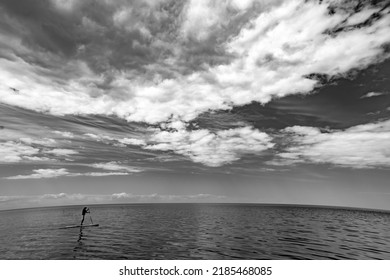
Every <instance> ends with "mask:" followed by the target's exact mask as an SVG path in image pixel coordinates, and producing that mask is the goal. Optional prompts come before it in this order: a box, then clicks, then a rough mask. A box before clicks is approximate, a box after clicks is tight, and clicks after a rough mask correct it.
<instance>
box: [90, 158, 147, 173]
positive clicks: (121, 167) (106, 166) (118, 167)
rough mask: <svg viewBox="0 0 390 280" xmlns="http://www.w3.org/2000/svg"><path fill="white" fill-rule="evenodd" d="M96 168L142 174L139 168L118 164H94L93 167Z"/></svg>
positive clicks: (112, 162)
mask: <svg viewBox="0 0 390 280" xmlns="http://www.w3.org/2000/svg"><path fill="white" fill-rule="evenodd" d="M91 166H92V167H94V168H100V169H105V170H111V171H126V172H130V173H131V172H133V173H136V172H141V171H142V170H141V169H140V168H137V167H130V166H125V165H121V164H119V163H118V162H114V161H111V162H101V163H94V164H92V165H91Z"/></svg>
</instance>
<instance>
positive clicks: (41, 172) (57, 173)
mask: <svg viewBox="0 0 390 280" xmlns="http://www.w3.org/2000/svg"><path fill="white" fill-rule="evenodd" d="M133 172H135V171H133ZM129 174H130V173H129V172H85V173H77V172H76V173H72V172H69V171H68V170H67V169H66V168H58V169H35V170H33V173H32V174H29V175H16V176H10V177H6V178H5V179H8V180H19V179H42V178H56V177H63V176H67V177H79V176H89V177H102V176H123V175H129Z"/></svg>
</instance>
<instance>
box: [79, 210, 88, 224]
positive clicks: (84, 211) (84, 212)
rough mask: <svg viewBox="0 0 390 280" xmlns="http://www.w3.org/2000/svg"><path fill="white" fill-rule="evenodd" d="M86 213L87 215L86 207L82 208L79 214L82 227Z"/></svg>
mask: <svg viewBox="0 0 390 280" xmlns="http://www.w3.org/2000/svg"><path fill="white" fill-rule="evenodd" d="M87 213H89V208H88V207H84V208H83V211H82V212H81V215H83V219H82V220H81V225H83V223H84V218H85V214H87Z"/></svg>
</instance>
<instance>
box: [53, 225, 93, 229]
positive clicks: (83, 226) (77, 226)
mask: <svg viewBox="0 0 390 280" xmlns="http://www.w3.org/2000/svg"><path fill="white" fill-rule="evenodd" d="M98 226H99V224H90V225H82V226H81V225H76V226H66V227H62V228H60V229H67V228H80V227H82V228H85V227H98Z"/></svg>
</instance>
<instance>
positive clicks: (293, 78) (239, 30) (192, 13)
mask: <svg viewBox="0 0 390 280" xmlns="http://www.w3.org/2000/svg"><path fill="white" fill-rule="evenodd" d="M271 2H272V1H271ZM271 2H268V1H263V2H261V3H263V6H261V5H260V8H253V5H254V3H253V4H252V3H251V2H250V1H247V2H245V3H241V4H237V3H238V2H237V1H226V2H224V3H223V4H221V5H214V4H212V3H211V2H207V1H205V2H203V1H190V2H188V4H186V5H184V6H180V5H179V4H177V5H178V6H175V5H173V4H172V5H169V4H166V3H165V2H159V3H158V4H155V5H152V4H140V3H138V1H136V2H134V4H133V5H135V6H137V5H139V6H140V7H141V8H142V9H140V10H137V9H136V8H134V9H133V7H132V6H128V5H127V6H126V4H125V3H124V2H120V4H113V3H109V2H107V1H106V2H104V3H103V2H102V3H101V4H99V5H98V6H99V9H101V10H102V11H104V13H103V12H102V13H97V11H95V10H94V9H95V8H94V7H92V6H94V5H89V6H90V7H84V9H81V8H80V9H77V12H76V9H70V10H71V11H73V12H70V14H66V15H65V14H64V13H63V12H61V13H59V14H58V16H57V14H55V16H53V15H52V14H51V13H55V10H53V11H52V10H50V9H48V8H46V7H41V8H42V9H38V8H36V9H34V10H33V11H32V12H31V17H32V18H33V19H30V21H31V22H32V23H31V24H25V23H26V20H27V19H25V18H24V17H23V13H20V12H19V10H18V8H17V7H16V6H15V5H13V4H12V5H11V4H9V3H8V4H7V10H6V11H7V12H8V13H9V14H15V17H11V16H8V17H5V18H4V19H3V20H4V21H5V23H4V25H5V26H7V27H8V28H9V29H10V30H11V26H13V27H12V28H13V29H12V31H15V32H11V31H10V32H8V33H5V34H3V37H4V38H3V39H2V42H5V43H3V45H1V46H0V48H1V49H2V52H3V53H5V55H2V56H1V58H0V60H1V61H0V63H1V65H2V66H1V68H0V93H1V94H0V102H2V103H5V104H9V105H13V106H19V107H22V108H27V109H31V110H35V111H38V112H44V113H48V114H53V115H66V114H76V115H79V114H82V115H88V114H101V115H116V116H117V117H119V118H122V119H126V120H127V121H134V122H146V123H159V122H164V121H167V120H172V119H180V120H184V121H189V120H192V119H194V118H196V117H197V116H198V115H199V114H201V113H203V112H206V111H209V110H221V109H222V110H223V109H228V108H231V107H233V106H241V105H244V104H249V103H251V102H253V101H256V102H261V103H267V102H269V101H270V100H271V99H272V98H278V97H283V96H287V95H291V94H307V93H309V92H311V91H312V90H313V89H314V88H315V87H317V86H319V85H320V84H319V82H318V81H317V80H316V79H315V78H313V77H315V76H310V75H311V74H313V73H314V74H316V73H319V74H321V75H326V76H329V77H333V76H340V75H347V74H348V72H349V71H351V70H353V69H362V68H365V67H367V66H369V65H371V64H373V63H378V62H380V61H383V60H384V59H386V58H387V57H388V56H389V55H388V53H386V52H385V51H384V50H385V46H386V45H387V44H388V43H389V42H390V33H389V32H388V26H389V24H390V14H389V8H388V7H386V6H384V4H383V3H378V4H377V5H376V6H375V7H371V6H370V5H369V6H367V5H366V6H367V7H364V9H363V10H367V12H363V11H358V12H355V9H354V7H352V6H347V5H344V4H342V2H335V1H318V2H317V1H303V0H302V1H300V0H292V1H286V2H284V3H282V4H280V2H279V1H277V2H276V4H267V3H271ZM320 2H322V4H319V3H320ZM57 3H67V4H66V5H65V7H68V6H69V5H68V4H69V3H71V2H63V1H60V2H57ZM148 3H149V2H148ZM78 5H83V4H78ZM85 5H86V4H85ZM60 6H61V5H60ZM135 6H134V7H135ZM63 7H64V6H63ZM69 7H70V6H69ZM137 7H138V6H137ZM162 7H164V8H166V9H165V10H164V9H162ZM121 9H122V10H123V11H126V12H123V13H125V14H123V15H122V14H121V12H119V11H121ZM161 11H166V12H161ZM118 12H119V14H118ZM96 14H98V15H100V18H99V16H97V15H96ZM103 14H104V16H103ZM145 14H146V15H148V17H145ZM49 15H50V16H49ZM114 15H117V17H116V19H117V25H115V24H113V23H112V21H113V17H114ZM173 15H175V16H173ZM178 15H180V16H178ZM243 15H245V16H243ZM375 15H379V16H375ZM34 17H35V18H34ZM85 17H87V18H89V19H90V21H91V22H96V24H98V25H100V26H103V29H102V30H104V31H98V29H99V28H98V29H96V30H91V29H87V27H86V26H84V27H83V26H82V25H80V24H79V25H78V24H77V23H82V19H83V18H85ZM40 18H43V19H44V20H47V21H48V23H47V24H46V25H47V26H46V25H45V26H44V27H42V28H38V27H39V26H42V24H41V23H40V20H42V19H40ZM114 18H115V17H114ZM367 18H368V19H367ZM34 19H35V21H34ZM38 19H39V20H38ZM129 21H130V22H129ZM132 21H134V24H133V25H132V24H130V23H131V22H132ZM84 22H86V21H84ZM195 23H196V24H195ZM22 26H23V27H24V28H22ZM75 26H77V28H78V29H77V28H76V27H75ZM232 26H236V28H235V29H234V28H230V27H232ZM124 27H125V28H124ZM19 29H20V30H19ZM25 29H26V31H23V30H25ZM129 29H130V30H129ZM220 30H224V31H223V32H219V31H220ZM230 30H232V31H231V32H230ZM22 31H23V32H22ZM83 32H84V33H83ZM99 32H103V33H99ZM229 32H230V33H229ZM149 33H150V34H151V35H152V38H154V39H151V37H150V36H149V35H148V34H149ZM70 34H72V36H70ZM107 34H110V36H106V35H107ZM183 34H184V35H183ZM26 36H27V37H26ZM183 36H184V37H183ZM163 38H167V39H163ZM188 38H194V40H195V41H196V42H193V41H190V43H188V44H183V42H185V41H186V40H187V39H188ZM183 40H184V41H183ZM25 42H30V44H26V43H25ZM83 46H84V47H83ZM192 46H193V47H192ZM191 47H192V49H191ZM202 50H203V51H202ZM213 60H214V62H213ZM202 61H205V63H203V62H202ZM335 61H337V63H335ZM57 65H61V67H57ZM167 72H169V73H167ZM10 88H16V89H18V90H19V93H18V94H16V93H15V92H14V91H13V90H11V89H10Z"/></svg>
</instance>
